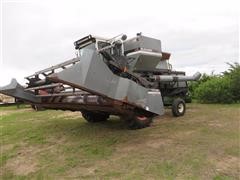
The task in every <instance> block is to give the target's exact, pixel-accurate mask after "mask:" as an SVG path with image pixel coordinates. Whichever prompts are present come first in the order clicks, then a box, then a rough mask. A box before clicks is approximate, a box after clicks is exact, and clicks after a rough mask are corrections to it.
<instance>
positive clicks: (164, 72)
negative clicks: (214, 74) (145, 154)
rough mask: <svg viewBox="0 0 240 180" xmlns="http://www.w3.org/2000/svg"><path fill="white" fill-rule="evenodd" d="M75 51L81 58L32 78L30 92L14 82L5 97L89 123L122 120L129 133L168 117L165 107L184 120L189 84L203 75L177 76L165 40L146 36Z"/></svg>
mask: <svg viewBox="0 0 240 180" xmlns="http://www.w3.org/2000/svg"><path fill="white" fill-rule="evenodd" d="M74 46H75V49H76V51H77V57H76V58H73V59H71V60H69V61H66V62H63V63H61V64H58V65H55V66H52V67H50V68H47V69H44V70H41V71H38V72H36V73H35V74H33V75H31V76H28V77H26V79H27V80H28V83H27V85H26V86H24V87H23V86H21V85H20V84H18V83H17V81H16V80H15V79H13V80H12V82H11V83H10V84H9V85H7V86H5V87H2V88H0V92H1V93H3V94H6V95H10V96H13V97H15V98H17V99H20V100H23V101H25V102H26V103H29V104H31V105H32V107H34V108H35V109H40V108H44V109H56V110H70V111H80V112H81V113H82V116H83V117H84V118H85V119H86V120H87V121H88V122H101V121H106V120H107V119H108V118H109V116H110V115H118V116H120V117H123V119H125V120H126V122H127V123H128V126H129V128H131V129H140V128H144V127H147V126H149V125H150V123H151V122H152V119H153V117H155V116H157V115H163V114H164V106H171V107H172V113H173V115H174V116H182V115H184V113H185V108H186V106H185V102H186V101H187V100H188V84H187V82H188V81H196V80H198V79H199V78H200V76H201V74H200V73H198V72H197V73H195V74H194V75H193V76H185V72H181V71H173V70H172V66H171V64H170V63H169V58H170V54H169V53H166V52H162V48H161V41H160V40H157V39H153V38H150V37H146V36H143V35H141V34H140V33H139V34H137V36H136V37H134V38H131V39H127V36H126V35H121V36H117V37H115V38H112V39H105V38H99V37H95V36H91V35H89V36H86V37H84V38H82V39H79V40H78V41H76V42H75V43H74Z"/></svg>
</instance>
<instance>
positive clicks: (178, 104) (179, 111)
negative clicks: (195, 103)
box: [172, 98, 186, 117]
mask: <svg viewBox="0 0 240 180" xmlns="http://www.w3.org/2000/svg"><path fill="white" fill-rule="evenodd" d="M185 111H186V104H185V101H184V100H183V99H182V98H176V99H174V100H173V103H172V114H173V116H175V117H179V116H183V115H184V114H185Z"/></svg>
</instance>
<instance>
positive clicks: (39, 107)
mask: <svg viewBox="0 0 240 180" xmlns="http://www.w3.org/2000/svg"><path fill="white" fill-rule="evenodd" d="M31 107H32V109H33V110H35V111H44V110H45V108H43V107H41V106H38V105H35V104H32V105H31Z"/></svg>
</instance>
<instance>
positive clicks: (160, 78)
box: [153, 72, 201, 82]
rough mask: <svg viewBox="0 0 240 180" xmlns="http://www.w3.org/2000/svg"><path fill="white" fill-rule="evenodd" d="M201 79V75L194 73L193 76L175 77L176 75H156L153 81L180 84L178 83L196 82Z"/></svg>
mask: <svg viewBox="0 0 240 180" xmlns="http://www.w3.org/2000/svg"><path fill="white" fill-rule="evenodd" d="M200 77H201V73H199V72H196V73H195V74H194V75H193V76H177V75H157V76H153V79H154V80H155V81H158V82H180V81H197V80H199V79H200Z"/></svg>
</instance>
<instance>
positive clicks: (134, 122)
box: [127, 115, 153, 130]
mask: <svg viewBox="0 0 240 180" xmlns="http://www.w3.org/2000/svg"><path fill="white" fill-rule="evenodd" d="M152 119H153V116H145V115H134V116H133V117H131V118H129V119H127V123H128V127H129V129H133V130H134V129H142V128H145V127H149V126H150V124H151V123H152Z"/></svg>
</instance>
